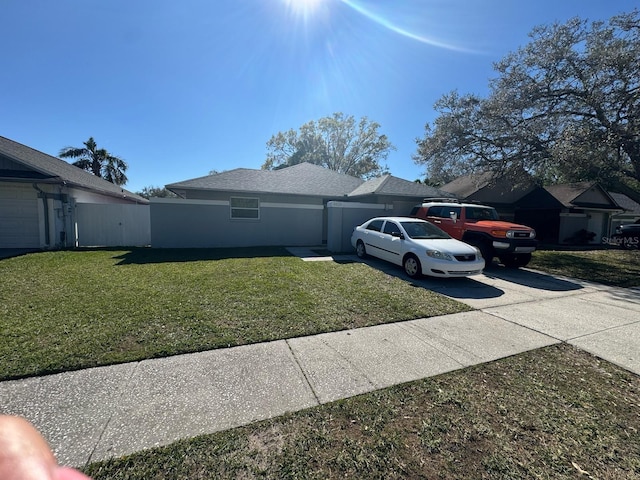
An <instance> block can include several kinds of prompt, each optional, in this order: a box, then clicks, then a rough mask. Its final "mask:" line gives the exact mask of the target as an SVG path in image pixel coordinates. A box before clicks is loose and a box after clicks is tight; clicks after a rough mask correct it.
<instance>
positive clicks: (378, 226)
mask: <svg viewBox="0 0 640 480" xmlns="http://www.w3.org/2000/svg"><path fill="white" fill-rule="evenodd" d="M382 222H383V221H382V220H374V221H373V222H371V223H369V225H367V230H373V231H374V232H379V231H380V230H382Z"/></svg>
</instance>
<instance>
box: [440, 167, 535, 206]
mask: <svg viewBox="0 0 640 480" xmlns="http://www.w3.org/2000/svg"><path fill="white" fill-rule="evenodd" d="M440 188H441V189H442V190H444V191H445V192H449V193H451V194H453V195H456V196H457V197H458V198H460V199H462V200H469V201H478V202H486V203H494V204H504V205H509V204H512V203H514V202H517V201H518V200H520V199H521V198H522V197H524V196H525V195H527V194H529V193H531V192H532V191H533V190H534V189H535V185H534V184H533V182H525V183H524V184H522V185H517V184H514V182H513V181H512V180H510V179H507V178H504V177H495V176H494V174H493V173H492V172H485V173H480V174H472V175H463V176H461V177H458V178H456V179H455V180H453V181H451V182H449V183H447V184H446V185H443V186H442V187H440Z"/></svg>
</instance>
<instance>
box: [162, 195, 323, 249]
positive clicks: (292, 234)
mask: <svg viewBox="0 0 640 480" xmlns="http://www.w3.org/2000/svg"><path fill="white" fill-rule="evenodd" d="M322 215H323V206H322V205H321V204H320V205H317V204H311V203H295V204H294V203H277V202H267V201H263V200H262V199H260V217H259V219H232V218H231V213H230V206H229V201H228V200H185V199H159V198H158V199H152V200H151V246H152V247H155V248H209V247H250V246H299V245H305V246H309V245H320V244H322Z"/></svg>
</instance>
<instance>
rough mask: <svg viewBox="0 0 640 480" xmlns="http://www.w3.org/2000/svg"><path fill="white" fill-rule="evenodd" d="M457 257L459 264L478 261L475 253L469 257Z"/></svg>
mask: <svg viewBox="0 0 640 480" xmlns="http://www.w3.org/2000/svg"><path fill="white" fill-rule="evenodd" d="M455 257H456V260H458V261H459V262H474V261H475V260H476V256H475V254H473V253H470V254H469V255H455Z"/></svg>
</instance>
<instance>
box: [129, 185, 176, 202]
mask: <svg viewBox="0 0 640 480" xmlns="http://www.w3.org/2000/svg"><path fill="white" fill-rule="evenodd" d="M136 193H137V194H138V195H140V196H141V197H144V198H146V199H149V198H152V197H156V198H177V197H178V196H177V195H176V194H175V193H173V192H172V191H171V190H167V189H166V188H165V187H154V186H153V185H149V186H148V187H142V190H140V191H139V192H136Z"/></svg>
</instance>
